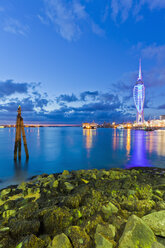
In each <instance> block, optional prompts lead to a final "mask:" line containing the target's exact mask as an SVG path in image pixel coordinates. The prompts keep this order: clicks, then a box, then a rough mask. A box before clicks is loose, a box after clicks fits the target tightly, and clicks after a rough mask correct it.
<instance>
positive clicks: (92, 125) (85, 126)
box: [82, 121, 97, 129]
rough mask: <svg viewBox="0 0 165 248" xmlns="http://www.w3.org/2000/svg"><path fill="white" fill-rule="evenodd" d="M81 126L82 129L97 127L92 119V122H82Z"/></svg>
mask: <svg viewBox="0 0 165 248" xmlns="http://www.w3.org/2000/svg"><path fill="white" fill-rule="evenodd" d="M82 128H83V129H96V128H97V123H95V122H94V121H93V122H92V123H88V122H86V123H83V124H82Z"/></svg>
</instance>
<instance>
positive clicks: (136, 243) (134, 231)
mask: <svg viewBox="0 0 165 248" xmlns="http://www.w3.org/2000/svg"><path fill="white" fill-rule="evenodd" d="M154 242H156V238H155V235H154V233H153V231H152V230H151V229H150V228H149V227H148V226H147V225H146V224H145V222H144V221H143V220H142V219H140V218H138V217H137V216H135V215H132V216H130V217H129V219H128V221H127V224H126V226H125V229H124V232H123V234H122V237H121V238H120V240H119V247H120V248H130V247H131V248H136V247H140V248H150V247H152V244H153V243H154Z"/></svg>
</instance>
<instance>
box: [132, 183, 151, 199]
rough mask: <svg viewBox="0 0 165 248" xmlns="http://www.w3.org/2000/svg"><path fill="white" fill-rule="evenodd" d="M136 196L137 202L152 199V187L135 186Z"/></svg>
mask: <svg viewBox="0 0 165 248" xmlns="http://www.w3.org/2000/svg"><path fill="white" fill-rule="evenodd" d="M136 195H137V197H138V198H139V200H143V199H151V198H152V187H151V186H150V185H148V184H147V185H146V184H145V185H141V186H138V185H137V186H136Z"/></svg>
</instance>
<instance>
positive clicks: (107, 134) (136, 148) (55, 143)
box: [0, 127, 165, 188]
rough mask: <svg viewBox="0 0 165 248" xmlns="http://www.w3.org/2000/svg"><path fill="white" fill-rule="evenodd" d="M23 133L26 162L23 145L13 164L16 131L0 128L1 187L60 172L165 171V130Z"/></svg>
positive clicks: (62, 129) (69, 129) (41, 130)
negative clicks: (24, 136) (27, 156)
mask: <svg viewBox="0 0 165 248" xmlns="http://www.w3.org/2000/svg"><path fill="white" fill-rule="evenodd" d="M25 132H26V137H27V144H28V149H29V155H30V158H29V161H28V162H26V157H25V153H24V149H23V144H22V159H21V162H20V163H19V162H17V163H14V160H13V156H14V154H13V149H14V140H15V129H14V128H3V129H0V188H2V187H5V186H7V185H9V184H18V183H20V182H22V181H24V180H26V179H28V178H30V177H32V176H34V175H38V174H42V173H58V172H62V171H63V170H78V169H93V168H97V169H101V168H104V169H110V168H131V167H137V166H148V167H160V168H165V130H157V131H154V132H145V131H140V130H130V129H127V130H119V129H101V128H100V129H97V130H90V129H89V130H88V129H87V130H83V129H82V128H79V127H53V128H52V127H44V128H26V130H25Z"/></svg>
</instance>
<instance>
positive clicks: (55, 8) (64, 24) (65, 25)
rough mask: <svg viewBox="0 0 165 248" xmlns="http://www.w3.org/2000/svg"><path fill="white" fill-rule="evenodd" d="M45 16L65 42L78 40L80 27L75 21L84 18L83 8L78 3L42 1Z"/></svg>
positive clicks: (55, 0)
mask: <svg viewBox="0 0 165 248" xmlns="http://www.w3.org/2000/svg"><path fill="white" fill-rule="evenodd" d="M44 2H45V8H46V16H47V17H48V19H49V20H50V21H51V22H52V23H53V24H54V26H55V28H56V31H57V32H58V33H59V34H60V35H61V36H62V37H63V38H64V39H66V40H68V41H71V40H75V39H77V38H79V36H80V33H81V31H80V25H79V24H78V22H77V21H79V20H83V19H85V18H86V15H87V14H86V11H85V7H84V6H83V5H82V4H80V3H79V2H78V1H73V2H72V1H65V0H44Z"/></svg>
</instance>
